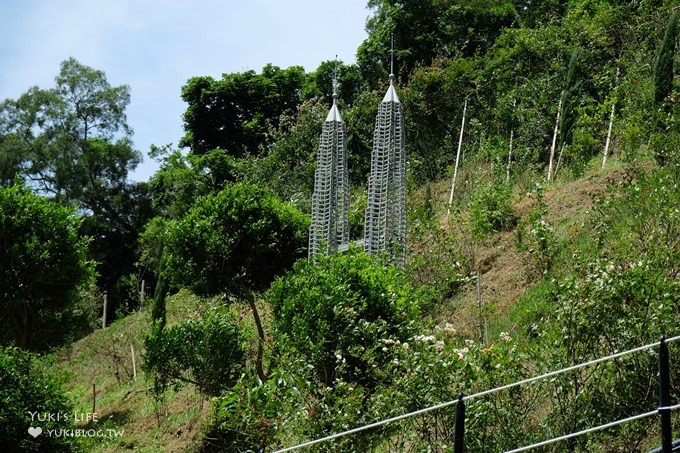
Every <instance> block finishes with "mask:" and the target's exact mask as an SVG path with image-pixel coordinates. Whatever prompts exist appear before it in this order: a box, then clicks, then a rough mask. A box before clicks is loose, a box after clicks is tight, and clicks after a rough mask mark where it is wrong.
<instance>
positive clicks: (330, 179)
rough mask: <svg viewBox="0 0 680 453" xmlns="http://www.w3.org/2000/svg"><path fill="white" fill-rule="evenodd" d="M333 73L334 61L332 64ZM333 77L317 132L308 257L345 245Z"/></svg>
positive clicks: (345, 202) (342, 145)
mask: <svg viewBox="0 0 680 453" xmlns="http://www.w3.org/2000/svg"><path fill="white" fill-rule="evenodd" d="M336 72H337V61H336ZM337 88H338V83H337V74H334V76H333V105H332V106H331V108H330V110H329V112H328V115H327V116H326V121H324V123H323V126H322V129H321V138H320V140H319V151H318V154H317V163H316V171H315V173H314V193H313V195H312V224H311V225H310V227H309V256H310V257H313V256H314V255H316V254H318V253H323V254H325V255H330V254H333V253H335V252H336V251H337V249H338V246H341V245H346V244H347V243H348V242H349V172H348V169H347V142H346V136H347V134H346V132H345V123H344V122H343V121H342V116H341V115H340V110H339V109H338V106H337V103H336V101H337V98H338V91H337Z"/></svg>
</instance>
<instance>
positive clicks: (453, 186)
mask: <svg viewBox="0 0 680 453" xmlns="http://www.w3.org/2000/svg"><path fill="white" fill-rule="evenodd" d="M466 112H467V98H465V104H463V120H462V121H461V123H460V136H459V137H458V151H457V152H456V164H455V165H454V167H453V180H452V181H451V194H450V195H449V207H448V209H447V211H446V214H447V215H451V203H453V192H454V191H455V190H456V175H457V174H458V162H459V161H460V150H461V148H462V146H463V131H464V130H465V113H466Z"/></svg>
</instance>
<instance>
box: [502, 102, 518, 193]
mask: <svg viewBox="0 0 680 453" xmlns="http://www.w3.org/2000/svg"><path fill="white" fill-rule="evenodd" d="M516 107H517V99H513V100H512V113H513V117H514V116H515V115H514V113H515V108H516ZM514 136H515V128H514V127H513V128H512V129H510V146H509V147H508V166H507V168H506V170H505V182H506V183H508V182H510V163H511V162H512V139H513V138H514Z"/></svg>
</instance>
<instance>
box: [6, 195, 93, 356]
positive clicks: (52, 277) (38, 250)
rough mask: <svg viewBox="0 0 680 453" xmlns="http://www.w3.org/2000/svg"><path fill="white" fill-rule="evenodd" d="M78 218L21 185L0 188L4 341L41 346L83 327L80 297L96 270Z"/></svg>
mask: <svg viewBox="0 0 680 453" xmlns="http://www.w3.org/2000/svg"><path fill="white" fill-rule="evenodd" d="M80 221H81V220H80V218H79V217H78V216H76V215H75V214H74V212H73V211H72V210H71V209H68V208H65V207H61V206H59V205H57V204H55V203H53V202H51V201H49V200H46V199H44V198H42V197H39V196H37V195H35V194H33V193H31V191H30V190H29V189H28V188H27V187H25V186H23V185H15V186H12V187H10V188H7V189H0V288H2V289H1V290H0V310H2V313H3V316H2V317H1V318H0V325H1V326H2V327H1V328H0V342H1V343H2V344H4V345H7V344H14V345H16V346H19V347H22V348H26V349H30V350H34V351H35V350H45V349H48V348H51V347H55V346H58V345H60V344H61V343H62V342H63V341H64V340H65V339H67V338H71V339H72V338H73V335H77V334H79V333H80V332H79V330H78V329H79V328H81V329H82V328H83V327H87V322H86V321H87V318H86V316H87V313H86V312H84V311H83V304H80V303H79V301H80V298H81V296H82V293H83V292H84V291H85V290H88V289H89V285H90V284H91V283H92V281H93V277H94V273H93V268H92V263H91V262H89V261H88V259H87V245H88V241H87V240H86V239H84V238H81V237H79V236H78V228H79V225H80ZM85 306H86V305H85ZM83 324H84V325H83Z"/></svg>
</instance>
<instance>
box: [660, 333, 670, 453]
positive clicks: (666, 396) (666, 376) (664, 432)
mask: <svg viewBox="0 0 680 453" xmlns="http://www.w3.org/2000/svg"><path fill="white" fill-rule="evenodd" d="M670 406H671V376H670V360H669V358H668V345H667V344H666V339H665V337H661V343H660V344H659V416H660V417H661V451H662V452H663V453H671V452H672V451H673V428H672V426H671V410H670Z"/></svg>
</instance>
